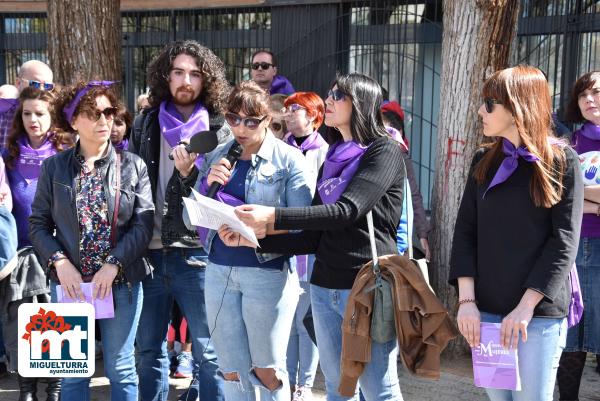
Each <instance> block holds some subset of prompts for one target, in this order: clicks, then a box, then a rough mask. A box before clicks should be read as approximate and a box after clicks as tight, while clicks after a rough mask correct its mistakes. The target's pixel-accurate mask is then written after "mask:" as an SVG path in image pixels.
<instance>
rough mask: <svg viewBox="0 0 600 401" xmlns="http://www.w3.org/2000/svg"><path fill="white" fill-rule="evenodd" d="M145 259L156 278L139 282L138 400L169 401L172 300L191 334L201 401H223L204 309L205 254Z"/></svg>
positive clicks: (182, 252)
mask: <svg viewBox="0 0 600 401" xmlns="http://www.w3.org/2000/svg"><path fill="white" fill-rule="evenodd" d="M148 256H149V258H150V262H151V263H152V265H153V266H154V272H153V275H150V276H148V277H146V279H145V280H144V281H143V286H144V307H143V309H142V315H141V317H140V330H139V331H138V334H137V337H136V343H137V345H136V347H137V351H138V373H139V376H140V398H141V399H142V400H144V401H150V400H152V401H167V399H168V395H169V361H168V358H167V329H168V325H169V319H170V316H171V307H172V305H173V301H174V300H176V301H177V304H178V305H179V307H180V308H181V312H182V313H183V315H184V316H185V318H186V320H187V322H188V327H189V329H190V335H191V338H192V355H193V356H194V360H195V362H196V364H197V366H196V368H197V369H196V370H197V374H195V375H194V376H195V377H196V378H197V379H198V380H199V391H200V399H202V400H214V401H221V400H223V384H222V379H221V378H220V377H219V376H218V375H217V368H218V365H217V356H216V355H215V353H214V350H213V348H212V345H211V344H210V341H209V338H210V335H209V331H208V325H207V323H206V308H205V306H204V275H205V272H206V269H205V267H204V262H205V261H206V253H205V252H204V250H203V249H202V248H166V249H156V250H149V251H148ZM200 265H201V266H200Z"/></svg>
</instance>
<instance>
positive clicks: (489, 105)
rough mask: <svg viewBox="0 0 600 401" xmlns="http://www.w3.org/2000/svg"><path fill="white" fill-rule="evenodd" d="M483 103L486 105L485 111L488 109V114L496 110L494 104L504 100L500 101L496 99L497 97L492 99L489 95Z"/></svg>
mask: <svg viewBox="0 0 600 401" xmlns="http://www.w3.org/2000/svg"><path fill="white" fill-rule="evenodd" d="M483 104H484V105H485V111H487V112H488V114H490V113H492V112H493V111H494V105H495V104H502V102H500V101H499V100H496V99H492V98H491V97H488V98H486V99H483Z"/></svg>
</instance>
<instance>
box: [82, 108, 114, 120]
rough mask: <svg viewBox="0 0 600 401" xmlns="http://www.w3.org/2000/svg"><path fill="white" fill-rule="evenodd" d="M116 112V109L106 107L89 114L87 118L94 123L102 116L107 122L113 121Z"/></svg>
mask: <svg viewBox="0 0 600 401" xmlns="http://www.w3.org/2000/svg"><path fill="white" fill-rule="evenodd" d="M117 110H118V109H117V108H116V107H107V108H105V109H104V110H102V111H100V110H98V109H96V110H94V111H93V112H91V113H90V114H89V115H88V116H89V117H90V119H91V120H94V121H98V120H100V117H102V116H103V115H104V117H105V118H106V119H107V120H113V119H114V118H115V116H116V115H117Z"/></svg>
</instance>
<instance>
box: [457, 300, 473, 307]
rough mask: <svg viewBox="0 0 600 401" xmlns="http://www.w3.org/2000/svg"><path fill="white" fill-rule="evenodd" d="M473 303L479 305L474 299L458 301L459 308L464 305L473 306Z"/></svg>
mask: <svg viewBox="0 0 600 401" xmlns="http://www.w3.org/2000/svg"><path fill="white" fill-rule="evenodd" d="M471 303H472V304H475V305H477V300H476V299H473V298H466V299H461V300H459V301H458V306H461V305H464V304H471Z"/></svg>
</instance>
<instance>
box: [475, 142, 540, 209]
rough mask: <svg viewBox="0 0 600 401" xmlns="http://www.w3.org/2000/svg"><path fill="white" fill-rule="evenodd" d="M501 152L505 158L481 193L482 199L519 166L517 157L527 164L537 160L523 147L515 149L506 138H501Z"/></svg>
mask: <svg viewBox="0 0 600 401" xmlns="http://www.w3.org/2000/svg"><path fill="white" fill-rule="evenodd" d="M502 151H503V152H504V154H505V155H506V157H505V158H504V160H503V161H502V164H500V167H499V168H498V171H496V175H494V178H493V179H492V182H491V183H490V185H489V186H488V187H487V189H486V190H485V192H484V193H483V197H484V198H485V195H486V194H487V193H488V191H489V190H490V189H492V188H493V187H495V186H496V185H499V184H502V183H503V182H504V181H506V180H508V177H510V176H511V175H512V173H514V172H515V170H516V169H517V167H518V166H519V157H522V158H523V160H525V161H526V162H529V163H533V162H536V161H538V160H539V159H538V158H537V157H536V156H535V155H533V154H532V153H531V152H529V151H528V150H527V148H526V147H525V146H519V147H518V148H515V145H513V144H512V142H511V141H509V140H508V139H506V138H502Z"/></svg>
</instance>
